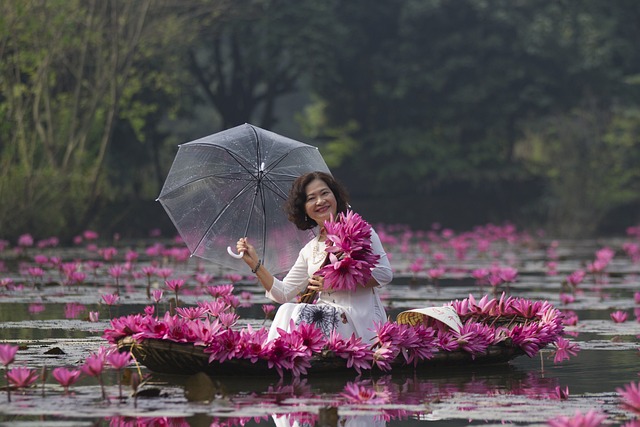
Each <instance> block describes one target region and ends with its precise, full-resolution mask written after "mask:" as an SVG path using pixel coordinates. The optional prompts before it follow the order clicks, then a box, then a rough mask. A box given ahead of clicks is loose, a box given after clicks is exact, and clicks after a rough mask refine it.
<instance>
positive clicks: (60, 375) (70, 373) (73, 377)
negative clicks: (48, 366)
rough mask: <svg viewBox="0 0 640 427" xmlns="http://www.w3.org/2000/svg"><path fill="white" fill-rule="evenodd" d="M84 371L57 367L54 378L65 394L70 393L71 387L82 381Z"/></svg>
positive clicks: (53, 373) (52, 373)
mask: <svg viewBox="0 0 640 427" xmlns="http://www.w3.org/2000/svg"><path fill="white" fill-rule="evenodd" d="M81 374H82V371H81V370H80V369H67V368H64V367H57V368H55V369H54V370H53V371H52V372H51V375H52V376H53V378H54V379H55V380H56V381H57V382H58V383H59V384H60V385H61V386H62V388H63V389H64V392H65V393H68V392H69V387H70V386H71V385H73V384H75V383H76V381H78V379H80V375H81Z"/></svg>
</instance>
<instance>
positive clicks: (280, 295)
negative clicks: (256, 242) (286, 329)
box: [236, 239, 309, 304]
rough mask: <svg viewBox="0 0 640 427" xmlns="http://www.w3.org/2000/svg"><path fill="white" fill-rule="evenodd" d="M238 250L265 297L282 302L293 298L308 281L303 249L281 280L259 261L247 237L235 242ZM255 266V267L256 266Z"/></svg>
mask: <svg viewBox="0 0 640 427" xmlns="http://www.w3.org/2000/svg"><path fill="white" fill-rule="evenodd" d="M236 249H237V251H238V252H240V251H244V256H243V257H242V259H243V260H244V262H245V263H246V264H247V265H248V266H249V267H250V268H251V271H252V272H253V273H254V274H255V275H256V276H257V277H258V281H259V282H260V284H261V285H262V287H263V288H264V289H265V291H266V296H267V298H269V299H271V300H273V301H275V302H277V303H280V304H284V303H285V302H289V301H291V300H293V299H294V298H295V297H296V296H297V295H298V294H299V293H300V292H301V291H302V290H304V289H305V288H306V286H307V283H308V281H309V274H308V272H307V259H306V257H305V256H304V253H303V252H304V250H301V251H300V253H299V254H298V259H297V260H296V262H295V264H294V265H293V267H291V269H290V270H289V272H288V273H287V275H286V276H285V277H284V279H283V280H278V279H277V278H275V277H274V276H273V275H272V274H271V273H270V272H269V271H268V270H267V269H266V268H265V267H264V266H263V265H262V263H261V262H260V265H258V263H259V260H258V256H257V253H256V250H255V248H254V247H253V245H251V244H250V243H249V242H247V239H240V240H238V243H237V244H236ZM256 267H257V268H256Z"/></svg>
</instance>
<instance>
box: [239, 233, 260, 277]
mask: <svg viewBox="0 0 640 427" xmlns="http://www.w3.org/2000/svg"><path fill="white" fill-rule="evenodd" d="M236 251H238V253H243V256H242V260H243V261H244V262H245V263H246V264H247V265H248V266H249V267H250V268H251V269H253V268H255V266H256V265H257V264H258V254H257V252H256V248H254V247H253V245H252V244H251V243H249V241H248V240H247V238H246V237H243V238H241V239H238V241H237V242H236Z"/></svg>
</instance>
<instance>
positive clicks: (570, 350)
mask: <svg viewBox="0 0 640 427" xmlns="http://www.w3.org/2000/svg"><path fill="white" fill-rule="evenodd" d="M554 346H555V348H556V351H555V355H554V358H553V363H559V362H562V361H563V360H569V359H570V358H571V356H575V355H576V354H578V352H579V351H580V346H579V345H578V344H576V343H572V342H571V341H569V340H567V339H564V338H562V337H560V338H558V339H557V340H556V342H555V343H554Z"/></svg>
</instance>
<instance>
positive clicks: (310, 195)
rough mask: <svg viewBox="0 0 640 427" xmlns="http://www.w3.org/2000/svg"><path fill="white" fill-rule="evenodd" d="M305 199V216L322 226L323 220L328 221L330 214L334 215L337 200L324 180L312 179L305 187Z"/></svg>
mask: <svg viewBox="0 0 640 427" xmlns="http://www.w3.org/2000/svg"><path fill="white" fill-rule="evenodd" d="M305 192H306V193H307V201H306V203H305V206H304V210H305V212H306V214H307V216H308V217H309V218H311V219H313V220H314V221H315V222H317V223H318V225H320V226H322V225H323V224H324V222H325V221H329V220H330V219H331V216H332V215H333V216H334V217H335V215H336V212H337V209H338V202H337V201H336V197H335V196H334V194H333V191H331V189H330V188H329V186H328V185H327V183H326V182H324V181H323V180H321V179H317V178H316V179H314V180H313V181H311V182H310V183H309V184H307V186H306V187H305Z"/></svg>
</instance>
